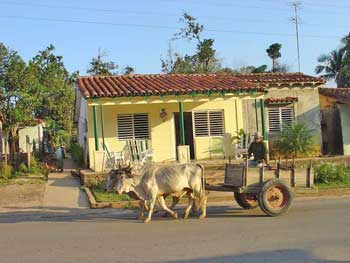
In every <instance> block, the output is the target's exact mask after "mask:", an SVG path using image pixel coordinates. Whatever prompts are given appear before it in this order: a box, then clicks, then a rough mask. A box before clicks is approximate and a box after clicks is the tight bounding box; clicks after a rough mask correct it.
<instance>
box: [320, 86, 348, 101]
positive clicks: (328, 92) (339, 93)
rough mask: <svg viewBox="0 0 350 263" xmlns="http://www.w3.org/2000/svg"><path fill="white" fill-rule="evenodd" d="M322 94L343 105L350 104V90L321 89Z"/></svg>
mask: <svg viewBox="0 0 350 263" xmlns="http://www.w3.org/2000/svg"><path fill="white" fill-rule="evenodd" d="M320 94H321V95H323V96H327V97H331V98H333V99H336V100H337V101H338V102H341V103H350V88H321V89H320Z"/></svg>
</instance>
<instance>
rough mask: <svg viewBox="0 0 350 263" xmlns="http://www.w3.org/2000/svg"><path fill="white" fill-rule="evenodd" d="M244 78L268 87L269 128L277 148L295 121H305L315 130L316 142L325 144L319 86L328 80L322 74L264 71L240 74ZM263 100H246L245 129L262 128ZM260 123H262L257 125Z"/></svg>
mask: <svg viewBox="0 0 350 263" xmlns="http://www.w3.org/2000/svg"><path fill="white" fill-rule="evenodd" d="M238 77H239V78H241V79H242V80H246V81H249V82H251V83H254V84H257V85H260V86H262V87H265V88H266V89H267V94H266V95H265V101H264V102H265V113H266V116H265V118H266V132H267V138H268V140H269V142H270V148H273V144H274V141H275V140H276V139H277V138H278V134H279V133H280V132H281V131H282V130H283V129H284V128H285V127H288V126H290V124H291V123H293V122H295V121H296V122H298V123H304V124H305V125H306V127H307V128H308V129H310V130H312V133H313V137H314V139H315V143H316V144H319V145H321V142H322V138H321V121H320V102H319V95H318V89H319V87H321V86H322V85H323V84H324V81H323V80H322V79H321V78H316V77H312V76H308V75H305V74H302V73H261V74H248V75H240V76H238ZM259 107H260V104H259V103H256V104H255V102H254V101H245V102H244V104H243V119H244V130H245V131H246V132H249V133H252V132H255V131H257V130H258V131H260V132H261V131H262V127H261V126H260V127H259V125H260V123H261V121H260V120H261V115H260V114H257V113H258V112H259V111H257V112H256V108H259ZM257 124H258V125H257Z"/></svg>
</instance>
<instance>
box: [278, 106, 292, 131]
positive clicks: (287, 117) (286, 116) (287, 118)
mask: <svg viewBox="0 0 350 263" xmlns="http://www.w3.org/2000/svg"><path fill="white" fill-rule="evenodd" d="M281 119H282V129H286V128H289V127H290V126H291V125H292V123H293V122H294V111H293V108H281Z"/></svg>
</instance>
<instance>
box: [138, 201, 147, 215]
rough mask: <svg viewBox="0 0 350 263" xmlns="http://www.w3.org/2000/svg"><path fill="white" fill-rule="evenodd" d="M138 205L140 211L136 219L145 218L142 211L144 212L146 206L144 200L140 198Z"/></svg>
mask: <svg viewBox="0 0 350 263" xmlns="http://www.w3.org/2000/svg"><path fill="white" fill-rule="evenodd" d="M139 205H140V213H139V215H138V217H137V219H144V218H145V216H144V212H145V208H146V201H144V200H140V203H139Z"/></svg>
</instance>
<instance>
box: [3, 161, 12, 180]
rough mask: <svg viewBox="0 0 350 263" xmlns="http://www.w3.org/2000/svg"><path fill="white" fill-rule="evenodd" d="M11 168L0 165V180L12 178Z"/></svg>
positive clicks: (6, 165)
mask: <svg viewBox="0 0 350 263" xmlns="http://www.w3.org/2000/svg"><path fill="white" fill-rule="evenodd" d="M12 172H13V168H12V166H11V165H8V164H5V163H3V164H0V178H1V179H10V178H11V177H12V175H13V174H12Z"/></svg>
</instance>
